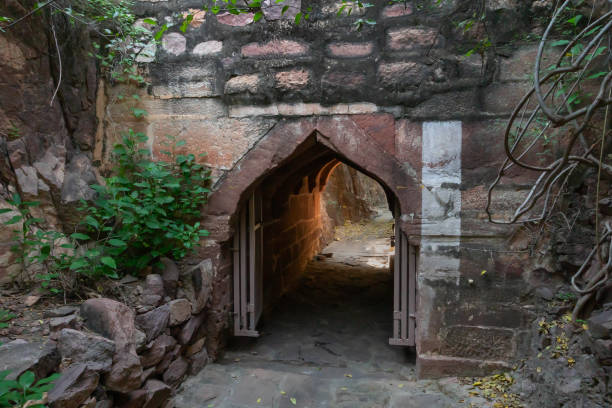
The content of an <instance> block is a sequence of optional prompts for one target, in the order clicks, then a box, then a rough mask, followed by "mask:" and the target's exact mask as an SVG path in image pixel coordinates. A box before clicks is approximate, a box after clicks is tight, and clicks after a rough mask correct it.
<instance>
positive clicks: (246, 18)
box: [217, 13, 255, 27]
mask: <svg viewBox="0 0 612 408" xmlns="http://www.w3.org/2000/svg"><path fill="white" fill-rule="evenodd" d="M254 16H255V14H253V13H240V14H238V15H236V14H231V13H219V14H217V21H218V22H219V23H221V24H224V25H229V26H232V27H244V26H246V25H249V24H251V23H252V22H253V17H254Z"/></svg>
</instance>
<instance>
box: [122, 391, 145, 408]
mask: <svg viewBox="0 0 612 408" xmlns="http://www.w3.org/2000/svg"><path fill="white" fill-rule="evenodd" d="M146 399H147V392H146V391H145V390H135V391H132V392H129V393H127V394H123V395H118V396H117V398H116V401H115V405H114V406H115V407H119V408H142V406H143V405H144V403H145V401H146Z"/></svg>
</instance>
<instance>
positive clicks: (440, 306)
mask: <svg viewBox="0 0 612 408" xmlns="http://www.w3.org/2000/svg"><path fill="white" fill-rule="evenodd" d="M290 3H291V8H295V9H296V10H298V9H300V7H301V8H302V9H304V8H305V7H307V6H309V7H312V12H311V17H310V20H309V21H307V22H305V23H303V24H300V25H296V24H294V23H293V22H292V21H291V19H290V18H284V16H280V15H279V13H278V10H276V8H275V6H270V7H269V8H265V13H264V19H262V20H261V21H259V22H254V21H253V15H252V14H242V15H232V14H228V13H220V14H218V15H216V16H215V15H213V14H211V13H206V12H204V11H201V10H200V9H198V7H200V6H201V4H200V3H199V2H198V1H149V2H147V1H140V2H137V12H138V15H139V16H140V17H141V19H144V18H153V19H155V20H156V21H159V22H161V21H164V22H170V23H174V24H175V25H174V26H171V28H170V29H169V31H168V32H167V33H166V34H165V35H164V37H163V39H162V41H161V44H159V45H156V44H154V43H151V44H150V45H149V46H148V48H149V50H150V51H154V54H155V55H154V57H145V58H141V60H142V61H141V62H143V66H144V69H145V70H146V72H147V74H148V76H149V78H150V80H151V85H150V86H149V87H148V88H146V89H140V90H139V92H140V94H141V99H140V103H139V107H140V108H143V109H146V110H147V111H148V115H147V116H146V117H143V118H141V119H138V120H135V119H134V118H133V117H132V115H131V108H132V107H133V105H131V104H130V103H131V102H122V101H119V102H117V103H113V104H110V105H109V107H108V109H107V110H106V111H105V114H103V115H102V116H101V117H100V118H99V119H100V126H101V127H102V132H99V133H100V134H103V135H104V136H103V137H100V138H99V140H97V147H96V149H95V151H96V154H97V155H98V157H96V159H99V160H101V161H102V162H105V161H107V160H106V159H107V157H108V151H107V150H105V149H107V148H106V146H110V145H111V142H112V141H113V140H116V138H117V137H118V133H119V130H121V129H124V128H125V127H126V126H130V127H132V128H134V129H135V130H138V131H143V132H145V133H146V134H147V136H148V138H149V143H150V146H149V147H150V149H151V152H152V154H153V155H154V156H155V157H159V155H160V153H159V152H160V150H162V146H163V144H162V143H163V141H164V140H165V135H168V134H169V135H173V136H177V137H178V138H181V139H184V140H185V141H186V142H187V144H186V149H187V150H188V151H190V152H193V153H196V154H200V153H203V152H205V153H207V156H206V157H205V158H204V159H202V160H203V161H204V162H206V163H207V164H208V165H210V166H211V168H212V177H213V193H212V196H211V198H210V203H209V204H208V206H207V208H206V209H205V210H204V214H203V220H204V223H205V226H206V227H207V228H208V229H209V230H210V231H211V236H210V237H209V239H207V240H206V242H205V243H204V245H203V247H202V248H201V250H200V252H199V253H198V255H197V256H195V257H194V259H193V260H192V262H193V263H194V264H195V263H198V262H201V261H202V260H203V259H211V260H212V262H213V264H214V269H215V275H214V276H215V277H214V279H215V283H214V290H213V291H214V293H215V294H214V295H213V299H214V300H213V304H212V306H211V312H210V316H209V323H208V330H209V331H210V333H209V337H208V340H207V342H209V343H210V342H213V341H218V342H219V344H221V343H222V341H223V340H222V339H223V333H226V332H227V331H228V327H229V325H228V322H229V320H230V310H231V285H232V283H231V271H232V269H231V265H232V257H231V253H230V247H231V245H230V241H231V237H232V231H233V228H234V225H235V222H236V212H237V211H238V209H239V208H240V207H241V205H242V203H243V201H244V199H245V197H246V196H247V194H248V193H249V192H250V191H252V190H253V189H254V188H256V187H257V186H263V187H262V188H264V189H265V191H266V196H269V197H274V199H273V201H274V203H268V204H265V203H264V206H265V207H266V209H265V210H264V213H265V214H267V215H264V219H265V220H264V221H266V222H265V225H266V227H267V232H264V234H267V235H266V236H267V237H268V238H269V239H267V240H266V241H270V243H268V242H266V244H267V247H266V249H265V251H266V253H269V254H280V255H279V256H277V257H274V256H271V255H270V256H265V259H266V260H265V268H264V269H265V270H266V272H265V273H266V277H265V280H264V287H266V288H267V289H268V290H267V291H266V294H267V296H268V299H267V300H266V301H269V299H270V298H271V297H273V296H275V295H276V296H278V295H279V294H280V293H282V292H283V291H284V290H287V288H288V287H289V286H290V282H291V281H292V276H290V274H291V272H288V270H293V273H299V271H300V268H303V266H304V265H305V260H306V259H308V258H309V257H312V256H313V255H314V254H315V253H316V252H317V251H318V250H319V245H318V242H319V241H320V234H321V228H320V225H319V224H317V222H319V221H320V220H319V219H318V218H317V217H318V213H317V212H318V210H317V211H315V212H313V211H310V210H309V209H308V206H309V205H310V206H311V207H312V208H318V203H319V199H320V198H319V196H318V191H320V190H321V189H322V188H323V187H324V184H325V181H326V179H325V174H324V173H325V169H329V163H331V162H332V161H333V160H340V161H343V162H346V163H348V164H350V165H352V166H353V167H355V168H357V169H359V170H362V171H363V172H365V173H366V174H368V175H370V176H372V177H374V178H375V179H377V180H378V181H379V182H381V184H382V185H383V186H384V188H385V189H386V191H387V194H388V196H389V197H392V198H393V199H397V202H398V203H399V206H400V208H401V217H400V218H401V229H402V230H403V231H404V232H405V233H406V234H407V235H408V236H409V239H410V242H411V243H412V244H413V245H416V246H418V247H419V257H418V267H417V270H418V286H417V287H418V294H417V298H418V299H417V320H416V321H417V340H416V341H417V353H418V358H417V361H418V369H419V374H420V375H421V376H444V375H451V374H458V373H461V374H464V375H465V374H478V373H482V372H486V371H490V370H491V369H498V368H504V367H508V362H509V361H510V360H511V359H513V358H515V357H517V356H519V355H520V354H521V352H523V351H525V345H526V344H527V343H528V339H527V338H526V337H527V334H526V333H527V330H526V329H527V326H528V322H529V321H530V312H529V303H530V300H529V298H528V297H523V296H522V295H523V294H525V293H527V291H528V288H529V282H528V279H527V277H528V276H529V273H528V271H529V268H530V263H529V260H528V259H527V257H526V255H525V254H524V253H523V252H521V251H520V249H522V248H520V247H519V246H513V247H509V246H508V237H509V236H510V235H509V234H510V232H511V231H509V230H508V229H505V228H501V227H499V226H493V225H490V224H487V223H486V222H485V220H484V219H485V217H484V214H483V211H484V203H485V194H486V186H487V184H488V183H489V182H490V181H491V180H492V179H493V177H494V174H495V169H496V166H497V163H498V162H499V160H500V158H502V157H503V147H502V143H501V139H500V138H499V137H496V135H499V133H500V131H501V130H502V128H503V125H504V118H506V117H507V116H508V115H509V113H510V112H511V111H512V109H513V108H514V106H515V104H516V103H517V102H518V100H519V99H520V98H521V97H522V95H523V94H524V92H525V91H526V90H527V89H528V88H529V73H530V70H531V65H530V61H531V60H532V58H533V56H534V53H535V49H534V47H533V46H532V45H529V44H526V45H523V46H520V47H519V46H513V45H512V44H511V43H510V40H511V39H512V38H513V36H514V35H515V34H516V33H517V30H518V29H519V28H521V29H522V30H526V29H527V28H525V27H524V26H523V25H522V23H511V24H504V25H500V26H497V27H496V28H495V31H496V33H495V35H496V38H497V39H498V40H499V41H501V42H502V43H503V42H506V45H507V47H506V48H504V50H505V51H504V53H503V54H504V55H503V56H502V55H487V56H483V57H481V56H479V55H472V56H470V57H465V55H464V54H465V52H464V50H463V49H461V47H460V42H461V41H462V40H464V39H465V38H464V37H462V36H463V34H462V33H461V31H460V30H458V29H456V28H454V27H453V26H451V25H448V24H446V25H444V24H442V23H441V22H442V21H443V18H442V17H444V16H445V13H448V12H449V10H450V9H446V8H444V6H443V7H437V8H436V7H433V8H432V7H418V5H417V4H414V3H412V2H408V3H407V4H405V5H404V4H395V5H386V3H385V2H377V6H376V7H373V8H369V9H367V10H361V11H359V10H357V11H358V12H360V13H361V14H362V16H363V17H364V18H365V17H368V18H374V19H376V21H377V24H376V25H374V26H368V25H366V26H365V27H364V28H362V29H361V30H356V28H355V26H354V25H353V24H352V22H353V21H354V19H352V18H347V17H337V16H336V12H337V11H338V10H339V8H340V7H341V4H342V3H341V2H333V1H315V2H309V3H308V5H306V4H300V2H299V1H291V2H290ZM378 3H380V4H378ZM510 3H512V4H510ZM526 3H528V4H524V5H520V6H517V5H516V4H514V3H513V2H495V5H494V6H492V7H494V9H493V10H492V12H493V13H496V15H498V17H499V18H500V19H501V18H503V21H524V20H525V18H523V16H525V15H528V14H530V13H532V14H533V13H535V14H537V13H538V12H540V10H539V9H538V8H537V4H536V5H534V6H533V7H532V6H531V2H526ZM536 3H537V2H536ZM419 4H420V3H419ZM198 10H199V11H198ZM196 11H197V18H194V20H193V21H192V23H191V25H190V26H189V27H188V28H187V30H186V31H185V32H184V33H183V32H181V31H180V30H179V25H180V24H179V22H180V21H181V18H182V17H181V16H182V15H184V14H186V13H192V14H193V13H195V12H196ZM141 22H142V20H139V23H137V24H141ZM533 29H534V30H537V29H538V28H537V27H535V26H534V27H533ZM527 30H528V29H527ZM101 86H104V88H103V89H104V92H105V95H106V100H107V101H110V100H113V99H116V98H115V96H116V95H117V94H119V93H121V92H125V90H124V89H123V87H120V86H110V85H108V84H106V85H104V84H102V85H101ZM100 89H102V88H100ZM303 152H309V153H308V154H303ZM326 166H327V167H326ZM279 174H290V175H287V176H286V177H284V178H283V177H280V178H279V176H278V175H279ZM516 182H517V186H519V185H520V180H519V179H517V181H516ZM283 186H292V187H291V188H287V187H283ZM517 190H518V188H517ZM504 194H505V196H504V200H505V201H506V202H508V203H511V202H513V201H516V200H517V199H518V193H517V192H516V191H506V192H504ZM298 202H300V203H301V204H299V206H300V207H299V208H298V207H296V205H298V204H296V203H298ZM308 203H310V204H308ZM508 208H510V206H509V207H508ZM309 211H310V212H309ZM265 231H266V230H265ZM296 234H297V235H298V236H297V238H296ZM275 237H276V238H277V239H274V238H275ZM499 250H503V252H499ZM483 270H485V271H487V273H486V274H485V275H484V276H483V275H482V271H483ZM296 271H297V272H296ZM390 318H391V317H390ZM208 349H209V350H211V352H212V354H213V355H214V350H216V349H217V347H215V346H213V345H212V344H208Z"/></svg>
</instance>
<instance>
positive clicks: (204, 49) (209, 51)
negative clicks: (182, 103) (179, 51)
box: [191, 41, 223, 57]
mask: <svg viewBox="0 0 612 408" xmlns="http://www.w3.org/2000/svg"><path fill="white" fill-rule="evenodd" d="M222 50H223V42H221V41H205V42H201V43H199V44H197V45H196V46H195V47H193V50H192V51H191V53H192V54H193V55H197V56H199V57H202V56H205V55H215V54H218V53H220V52H221V51H222Z"/></svg>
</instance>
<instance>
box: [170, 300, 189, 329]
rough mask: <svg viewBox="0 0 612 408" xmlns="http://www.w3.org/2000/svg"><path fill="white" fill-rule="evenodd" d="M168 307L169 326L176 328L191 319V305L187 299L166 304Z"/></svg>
mask: <svg viewBox="0 0 612 408" xmlns="http://www.w3.org/2000/svg"><path fill="white" fill-rule="evenodd" d="M168 306H169V307H170V319H169V322H168V324H169V326H170V327H173V326H178V325H179V324H183V323H185V322H186V321H187V320H188V319H189V318H190V317H191V303H189V301H188V300H187V299H177V300H173V301H171V302H170V303H168Z"/></svg>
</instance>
